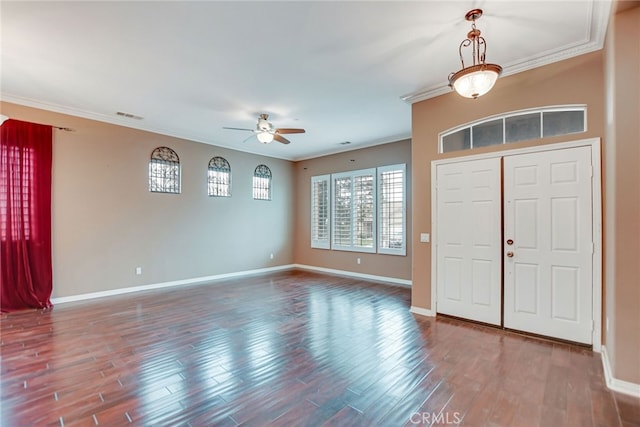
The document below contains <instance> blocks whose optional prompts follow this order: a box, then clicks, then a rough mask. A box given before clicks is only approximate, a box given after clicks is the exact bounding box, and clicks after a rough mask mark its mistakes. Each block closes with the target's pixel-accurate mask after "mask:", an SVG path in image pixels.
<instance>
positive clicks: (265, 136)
mask: <svg viewBox="0 0 640 427" xmlns="http://www.w3.org/2000/svg"><path fill="white" fill-rule="evenodd" d="M257 137H258V141H260V142H261V143H263V144H268V143H270V142H272V141H273V134H272V133H270V132H268V131H264V132H260V133H259V134H258V135H257Z"/></svg>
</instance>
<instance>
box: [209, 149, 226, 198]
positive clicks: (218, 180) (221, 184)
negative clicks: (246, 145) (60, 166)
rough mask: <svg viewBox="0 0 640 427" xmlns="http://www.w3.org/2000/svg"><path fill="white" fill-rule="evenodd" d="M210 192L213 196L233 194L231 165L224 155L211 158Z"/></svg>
mask: <svg viewBox="0 0 640 427" xmlns="http://www.w3.org/2000/svg"><path fill="white" fill-rule="evenodd" d="M207 176H208V185H207V188H208V193H209V196H213V197H230V196H231V166H229V162H228V161H227V160H226V159H225V158H224V157H218V156H216V157H214V158H212V159H211V160H209V170H208V172H207Z"/></svg>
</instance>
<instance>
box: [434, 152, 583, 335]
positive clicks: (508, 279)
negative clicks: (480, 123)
mask: <svg viewBox="0 0 640 427" xmlns="http://www.w3.org/2000/svg"><path fill="white" fill-rule="evenodd" d="M591 170H592V167H591V147H575V148H568V149H560V150H549V151H542V152H535V153H527V154H516V155H506V156H503V157H501V158H500V157H498V158H490V159H481V160H471V161H461V162H456V163H445V164H439V165H437V166H436V183H437V184H436V212H435V214H436V218H435V219H436V221H435V226H436V238H437V241H436V242H435V243H436V282H437V283H436V286H437V304H436V307H437V312H438V313H443V314H449V315H453V316H457V317H462V318H467V319H471V320H476V321H480V322H484V323H489V324H494V325H502V326H504V327H505V328H509V329H516V330H521V331H526V332H531V333H535V334H540V335H545V336H551V337H556V338H561V339H566V340H570V341H575V342H581V343H587V344H589V343H591V341H592V338H591V337H592V334H591V331H592V313H593V311H592V289H593V288H592V274H593V273H592V262H593V260H592V257H593V245H592V241H593V239H592V221H593V219H592V195H591V189H592V185H591V176H592V174H591Z"/></svg>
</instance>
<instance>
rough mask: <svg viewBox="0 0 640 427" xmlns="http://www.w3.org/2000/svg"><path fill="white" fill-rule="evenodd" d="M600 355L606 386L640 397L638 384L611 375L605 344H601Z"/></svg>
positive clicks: (639, 385)
mask: <svg viewBox="0 0 640 427" xmlns="http://www.w3.org/2000/svg"><path fill="white" fill-rule="evenodd" d="M601 355H602V368H603V370H604V379H605V381H606V383H607V387H609V388H610V389H611V390H613V391H615V392H618V393H622V394H628V395H629V396H633V397H637V398H640V384H636V383H632V382H628V381H623V380H619V379H617V378H614V377H613V374H612V372H611V365H610V363H609V356H608V354H607V349H606V347H605V346H602V353H601Z"/></svg>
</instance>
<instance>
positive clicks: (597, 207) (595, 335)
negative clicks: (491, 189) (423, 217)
mask: <svg viewBox="0 0 640 427" xmlns="http://www.w3.org/2000/svg"><path fill="white" fill-rule="evenodd" d="M600 144H601V143H600V138H588V139H580V140H576V141H568V142H560V143H555V144H545V145H538V146H535V147H527V148H514V149H505V150H500V151H495V152H492V153H485V154H472V155H467V156H458V157H452V158H449V159H442V160H433V161H432V162H431V236H432V246H431V310H430V311H431V312H432V313H433V315H434V316H436V315H437V301H438V299H437V296H438V294H437V288H438V287H437V273H438V272H437V251H438V235H437V228H436V223H437V220H438V218H437V202H438V200H437V191H436V184H437V183H436V180H437V175H436V168H437V167H438V165H442V164H447V163H458V162H463V161H468V160H478V159H488V158H495V157H504V156H510V155H517V154H526V153H539V152H543V151H555V150H563V149H566V148H575V147H590V148H591V170H592V176H593V179H592V180H591V195H592V198H591V212H592V215H593V225H592V236H593V253H592V293H593V295H592V298H593V299H592V322H593V327H592V331H591V341H592V343H593V344H592V348H593V351H595V352H597V353H600V351H601V347H602V161H601V156H600Z"/></svg>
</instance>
